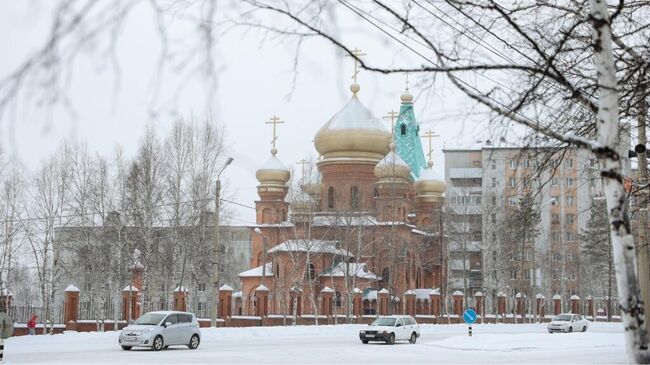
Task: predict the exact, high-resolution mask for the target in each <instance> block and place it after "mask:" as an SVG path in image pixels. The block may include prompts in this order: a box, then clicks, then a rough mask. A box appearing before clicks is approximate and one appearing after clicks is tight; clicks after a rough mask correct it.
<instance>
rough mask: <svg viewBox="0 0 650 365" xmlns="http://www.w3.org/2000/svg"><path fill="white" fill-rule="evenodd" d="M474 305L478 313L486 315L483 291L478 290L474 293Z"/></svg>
mask: <svg viewBox="0 0 650 365" xmlns="http://www.w3.org/2000/svg"><path fill="white" fill-rule="evenodd" d="M474 306H475V307H476V313H477V314H478V315H479V316H481V317H483V315H485V312H484V309H485V297H484V296H483V293H482V292H480V291H477V292H476V293H474Z"/></svg>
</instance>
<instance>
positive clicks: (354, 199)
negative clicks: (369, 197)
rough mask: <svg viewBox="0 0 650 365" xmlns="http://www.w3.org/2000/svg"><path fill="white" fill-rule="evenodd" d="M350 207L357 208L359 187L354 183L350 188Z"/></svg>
mask: <svg viewBox="0 0 650 365" xmlns="http://www.w3.org/2000/svg"><path fill="white" fill-rule="evenodd" d="M350 209H352V210H358V209H359V187H358V186H356V185H354V186H352V187H351V188H350Z"/></svg>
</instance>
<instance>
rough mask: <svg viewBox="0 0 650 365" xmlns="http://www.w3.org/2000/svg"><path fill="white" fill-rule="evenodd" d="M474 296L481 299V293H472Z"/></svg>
mask: <svg viewBox="0 0 650 365" xmlns="http://www.w3.org/2000/svg"><path fill="white" fill-rule="evenodd" d="M474 296H475V297H482V296H483V292H481V291H477V292H476V293H474Z"/></svg>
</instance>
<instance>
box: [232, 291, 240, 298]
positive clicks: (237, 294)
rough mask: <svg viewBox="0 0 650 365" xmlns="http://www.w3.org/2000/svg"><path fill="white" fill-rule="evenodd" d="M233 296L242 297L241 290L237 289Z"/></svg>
mask: <svg viewBox="0 0 650 365" xmlns="http://www.w3.org/2000/svg"><path fill="white" fill-rule="evenodd" d="M232 297H233V298H240V297H241V291H236V292H234V293H232Z"/></svg>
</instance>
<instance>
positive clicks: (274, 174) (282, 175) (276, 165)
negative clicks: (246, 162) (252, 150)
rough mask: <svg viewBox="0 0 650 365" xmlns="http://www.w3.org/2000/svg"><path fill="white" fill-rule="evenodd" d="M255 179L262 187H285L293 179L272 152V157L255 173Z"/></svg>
mask: <svg viewBox="0 0 650 365" xmlns="http://www.w3.org/2000/svg"><path fill="white" fill-rule="evenodd" d="M255 177H256V178H257V181H259V182H260V184H261V185H280V186H284V185H286V183H287V181H289V178H291V174H290V173H289V169H287V168H286V166H284V164H282V162H280V160H278V158H277V157H275V153H273V151H272V153H271V157H270V158H269V159H268V160H266V162H265V163H264V164H263V165H262V167H260V168H259V169H258V170H257V171H256V172H255Z"/></svg>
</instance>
